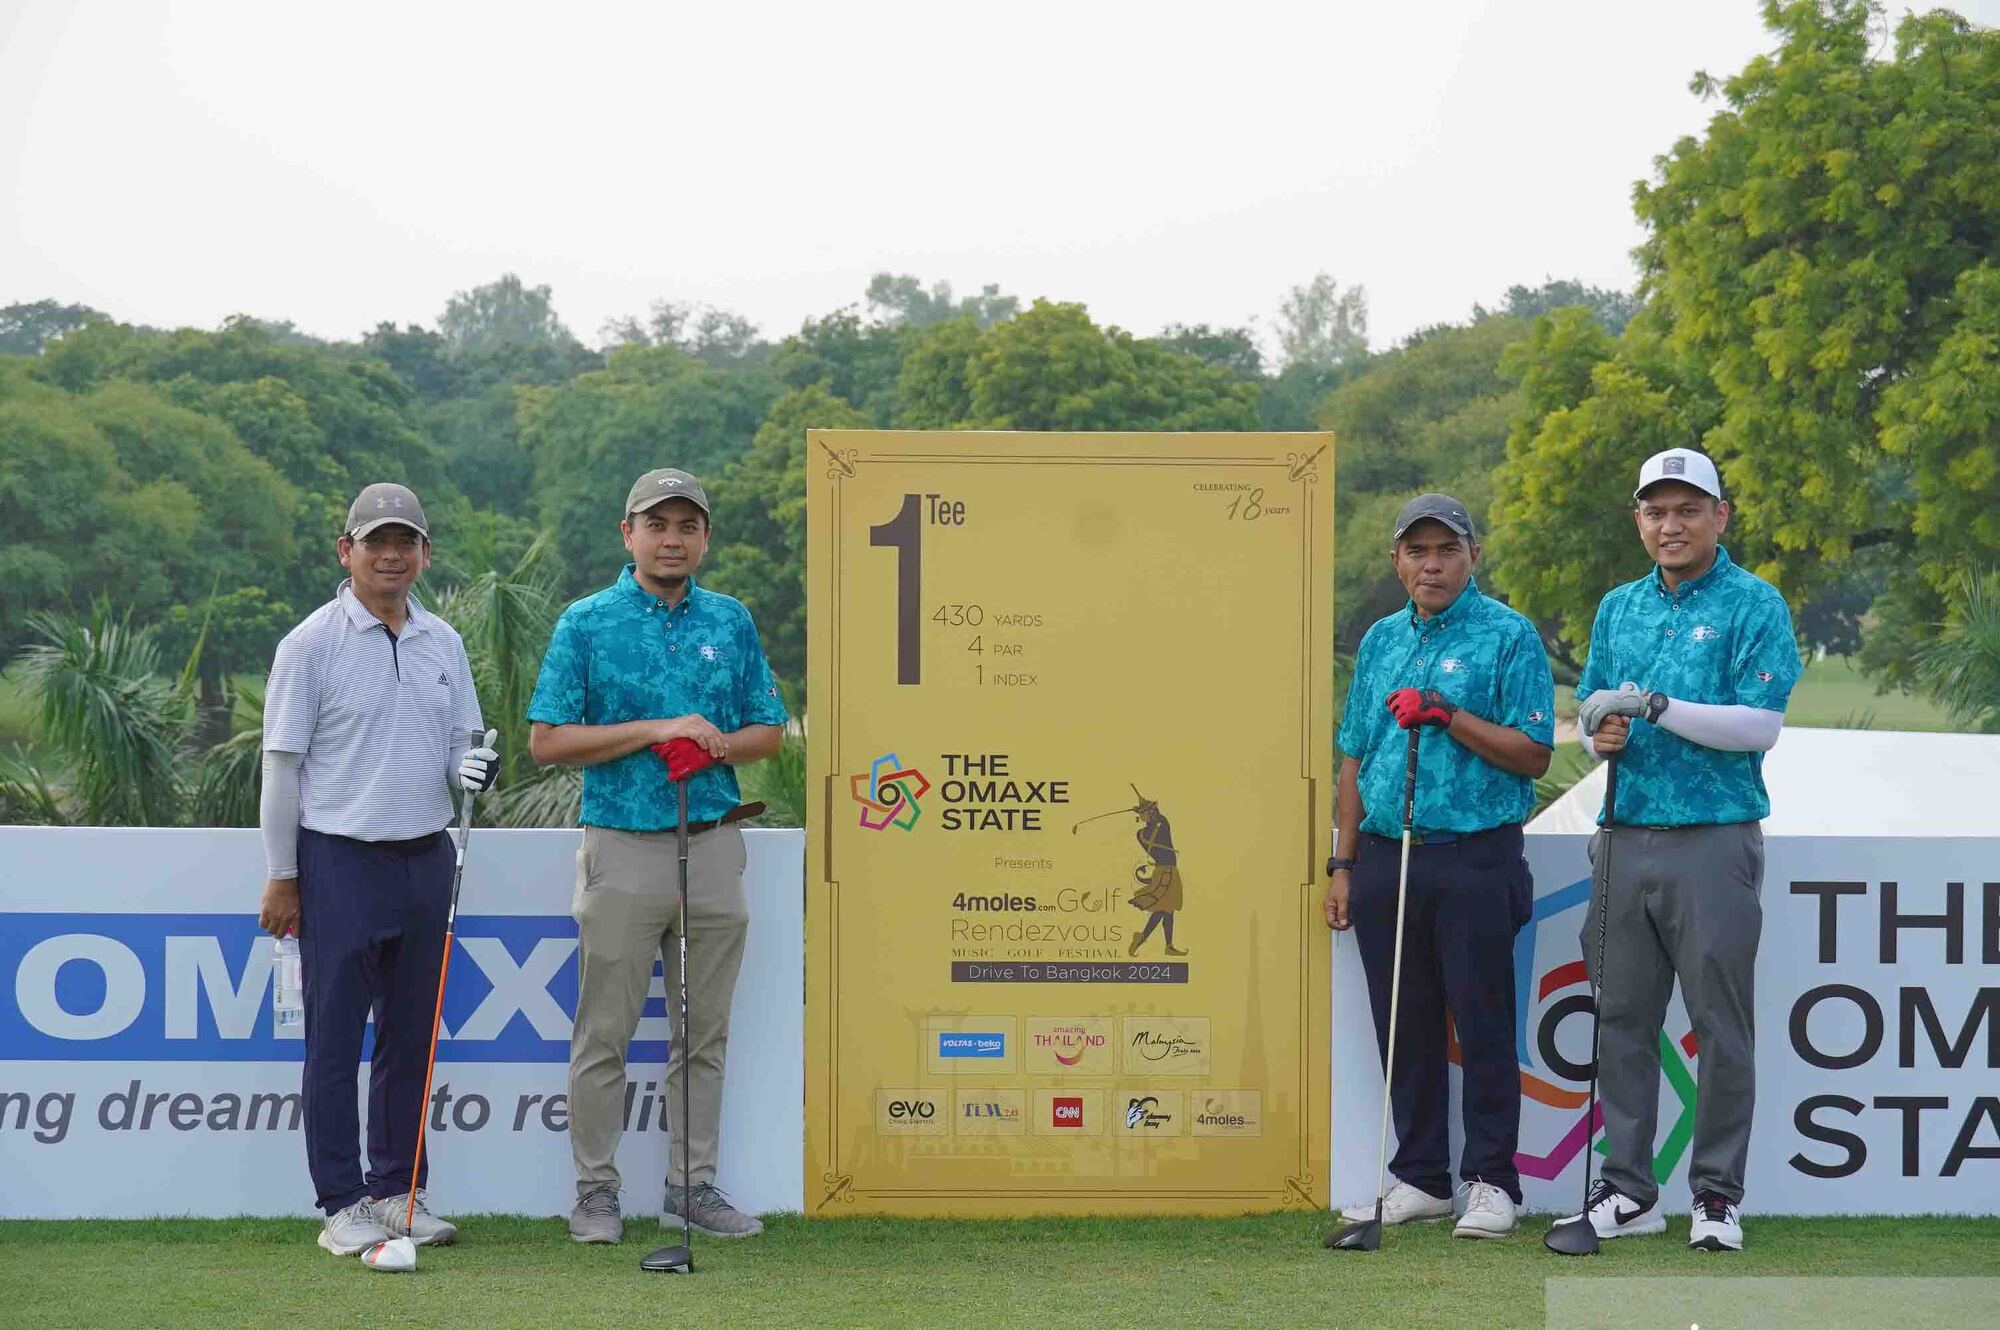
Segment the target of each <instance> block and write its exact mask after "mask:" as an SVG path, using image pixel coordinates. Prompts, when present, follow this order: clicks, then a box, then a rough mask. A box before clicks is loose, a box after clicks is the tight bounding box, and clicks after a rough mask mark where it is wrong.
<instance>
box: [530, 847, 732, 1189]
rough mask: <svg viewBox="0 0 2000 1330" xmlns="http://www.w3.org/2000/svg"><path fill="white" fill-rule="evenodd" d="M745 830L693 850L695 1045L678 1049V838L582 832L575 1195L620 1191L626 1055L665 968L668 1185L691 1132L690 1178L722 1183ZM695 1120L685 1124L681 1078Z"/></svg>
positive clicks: (574, 1058) (572, 1125) (572, 1130)
mask: <svg viewBox="0 0 2000 1330" xmlns="http://www.w3.org/2000/svg"><path fill="white" fill-rule="evenodd" d="M743 864H744V845H743V829H742V828H741V827H737V826H727V827H717V828H715V829H714V830H712V831H703V832H698V833H697V834H696V835H695V836H694V838H693V839H692V840H691V841H690V842H689V843H688V908H687V930H688V938H687V944H688V948H687V949H688V1037H687V1041H686V1047H683V1046H682V1041H681V1038H680V1029H681V1010H680V1007H681V1004H680V969H681V960H680V940H679V939H678V938H676V937H675V936H674V929H675V928H676V927H677V926H678V925H679V922H680V862H679V857H678V853H677V851H676V849H675V845H674V833H673V832H671V831H614V830H612V829H611V828H609V827H585V828H584V829H583V844H582V845H580V846H579V847H578V848H577V852H576V895H575V898H574V900H573V901H572V911H573V913H574V914H575V915H576V932H577V942H578V958H577V994H576V1024H575V1026H574V1027H573V1028H572V1030H571V1032H570V1042H569V1148H570V1154H571V1156H572V1158H573V1159H574V1161H575V1164H576V1189H577V1194H578V1195H582V1194H583V1193H584V1192H587V1191H590V1190H591V1189H593V1188H595V1187H602V1186H612V1187H615V1186H617V1185H618V1182H619V1178H618V1167H617V1164H616V1163H615V1162H614V1160H615V1157H616V1155H617V1153H618V1141H619V1138H620V1137H621V1136H623V1135H624V1131H625V1080H626V1073H625V1052H626V1046H627V1045H628V1044H629V1043H630V1042H631V1039H632V1033H633V1031H634V1030H635V1029H637V1028H638V1024H639V1011H640V1008H641V1007H642V1006H643V1005H644V1004H645V1001H646V990H647V988H648V987H649V986H650V985H651V983H652V979H653V961H654V960H655V959H656V958H657V959H660V960H661V961H663V962H664V966H663V968H664V969H665V971H666V979H667V1018H668V1024H669V1025H670V1027H671V1029H672V1036H671V1038H670V1040H669V1045H670V1051H669V1053H668V1057H667V1075H666V1087H665V1088H666V1096H667V1129H668V1131H669V1133H670V1134H671V1136H672V1141H673V1144H672V1149H671V1150H670V1152H669V1155H668V1161H667V1174H668V1178H669V1180H670V1181H671V1182H672V1183H673V1185H675V1186H679V1185H680V1162H681V1161H680V1157H679V1156H680V1142H681V1140H682V1139H683V1137H682V1132H686V1133H687V1134H686V1137H685V1139H686V1141H687V1149H688V1178H689V1180H690V1181H691V1182H692V1183H694V1184H695V1185H697V1186H698V1185H700V1184H701V1183H704V1182H713V1181H715V1158H716V1150H717V1139H718V1135H719V1130H720V1127H721V1122H722V1064H723V1057H724V1054H725V1053H726V1052H727V1051H728V1048H729V1003H730V998H731V997H732V996H733V995H734V993H735V991H736V973H737V971H738V970H739V969H741V968H742V964H743V938H744V934H745V933H747V932H748V931H749V927H750V910H749V905H748V903H747V901H746V900H745V897H744V894H743ZM690 1067H692V1069H693V1079H692V1080H691V1081H690V1082H689V1083H688V1098H689V1100H690V1101H691V1102H690V1105H689V1107H690V1111H691V1113H692V1116H693V1118H694V1120H693V1121H692V1122H683V1121H682V1120H681V1077H683V1076H684V1075H687V1074H688V1070H689V1068H690Z"/></svg>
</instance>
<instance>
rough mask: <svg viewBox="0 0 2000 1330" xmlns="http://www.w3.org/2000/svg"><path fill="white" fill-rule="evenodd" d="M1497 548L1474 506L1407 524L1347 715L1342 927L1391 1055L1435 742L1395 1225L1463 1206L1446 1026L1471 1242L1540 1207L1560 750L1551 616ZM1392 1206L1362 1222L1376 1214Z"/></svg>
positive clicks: (1396, 1086) (1408, 518) (1399, 1072)
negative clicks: (1533, 1055) (1527, 831)
mask: <svg viewBox="0 0 2000 1330" xmlns="http://www.w3.org/2000/svg"><path fill="white" fill-rule="evenodd" d="M1478 562H1479V544H1478V542H1477V540H1476V538H1475V537H1474V535H1473V526H1472V517H1471V515H1470V514H1469V513H1468V512H1467V511H1466V508H1465V505H1464V504H1462V503H1460V502H1459V501H1458V500H1457V499H1454V498H1452V497H1451V496H1449V495H1445V494H1421V495H1418V496H1417V497H1416V498H1414V499H1412V500H1411V501H1410V502H1409V503H1408V504H1407V505H1405V506H1404V508H1403V511H1402V513H1401V514H1400V515H1399V516H1398V517H1397V518H1396V525H1395V531H1394V537H1393V541H1392V543H1391V545H1390V548H1389V566H1390V567H1391V568H1393V569H1394V570H1395V572H1396V576H1397V578H1398V579H1400V580H1401V582H1402V583H1403V586H1404V589H1405V590H1407V591H1408V592H1409V594H1410V601H1409V604H1408V605H1407V606H1405V607H1404V608H1403V609H1401V610H1399V611H1397V612H1396V613H1394V614H1391V615H1389V616H1388V617H1387V618H1385V619H1382V620H1380V621H1378V622H1377V623H1376V624H1374V625H1373V626H1372V627H1370V628H1369V630H1368V633H1367V635H1366V636H1365V637H1363V638H1362V639H1361V649H1360V650H1359V651H1358V652H1357V653H1356V655H1355V660H1354V679H1353V682H1352V683H1351V684H1349V686H1348V690H1347V705H1346V711H1345V713H1344V714H1343V716H1342V718H1341V722H1340V735H1339V741H1338V743H1339V748H1340V752H1341V762H1340V780H1339V787H1338V794H1337V796H1336V803H1335V811H1336V816H1337V818H1338V822H1339V825H1338V826H1337V827H1336V828H1335V848H1334V857H1333V858H1332V859H1330V860H1329V861H1328V863H1327V873H1328V878H1329V880H1328V883H1327V889H1326V899H1325V902H1324V909H1325V914H1326V923H1327V927H1329V928H1332V929H1335V930H1338V931H1345V930H1347V929H1349V928H1352V929H1353V930H1354V935H1355V940H1356V942H1357V944H1358V946H1359V948H1360V951H1361V963H1362V968H1363V970H1364V971H1365V972H1366V974H1367V978H1368V997H1369V1004H1370V1006H1371V1008H1372V1009H1373V1015H1374V1020H1375V1034H1376V1040H1377V1043H1378V1046H1380V1047H1383V1048H1386V1047H1387V1045H1388V1042H1389V1040H1388V1030H1389V1017H1390V997H1391V993H1390V990H1391V987H1392V984H1391V977H1392V970H1393V967H1394V961H1395V952H1396V947H1395V938H1396V925H1397V909H1398V905H1397V896H1398V877H1399V872H1398V869H1399V866H1400V859H1401V854H1400V848H1401V847H1400V841H1401V838H1402V831H1403V816H1402V808H1403V797H1402V796H1403V782H1404V772H1405V769H1406V766H1407V760H1408V757H1407V755H1408V751H1409V737H1410V733H1411V732H1412V731H1419V730H1422V729H1425V728H1428V729H1430V730H1431V731H1432V732H1431V733H1430V734H1429V735H1426V736H1424V737H1423V738H1422V739H1421V740H1420V741H1419V744H1418V749H1417V786H1416V811H1415V821H1414V826H1413V829H1412V832H1411V840H1410V843H1411V846H1412V849H1411V851H1410V863H1409V881H1408V887H1407V892H1406V895H1407V901H1406V904H1405V905H1404V909H1405V912H1406V913H1405V918H1404V922H1403V969H1402V986H1401V993H1400V1000H1399V1003H1398V1010H1397V1012H1396V1022H1397V1025H1396V1065H1395V1066H1393V1067H1389V1068H1386V1071H1385V1074H1386V1075H1387V1077H1388V1082H1389V1097H1390V1103H1391V1108H1392V1109H1393V1112H1394V1117H1395V1123H1396V1142H1397V1146H1396V1154H1395V1157H1394V1158H1393V1159H1392V1160H1391V1161H1390V1164H1389V1168H1390V1171H1391V1172H1392V1173H1394V1174H1395V1175H1396V1178H1397V1182H1396V1185H1395V1187H1393V1188H1392V1189H1391V1190H1390V1191H1389V1193H1388V1195H1387V1196H1386V1197H1385V1198H1384V1201H1383V1207H1382V1218H1383V1222H1384V1223H1390V1224H1402V1223H1410V1222H1414V1221H1423V1220H1433V1219H1449V1218H1451V1217H1452V1215H1453V1212H1454V1204H1453V1199H1452V1182H1451V1154H1450V1143H1449V1138H1448V1135H1447V1130H1448V1125H1449V1122H1450V1117H1451V1103H1450V1080H1449V1067H1448V1066H1447V1064H1446V1055H1445V1045H1446V1034H1445V1019H1446V1016H1447V1015H1449V1017H1450V1019H1451V1022H1452V1025H1453V1026H1454V1027H1455V1028H1456V1030H1457V1033H1458V1042H1459V1047H1460V1051H1461V1064H1462V1066H1463V1069H1464V1072H1465V1080H1464V1085H1463V1088H1462V1091H1461V1094H1462V1101H1463V1109H1464V1114H1463V1116H1464V1120H1465V1141H1464V1145H1463V1148H1462V1149H1461V1151H1460V1154H1459V1179H1460V1185H1459V1188H1458V1191H1459V1194H1460V1196H1461V1197H1462V1198H1463V1205H1462V1207H1459V1210H1460V1213H1459V1218H1458V1222H1457V1224H1456V1226H1455V1227H1454V1229H1453V1232H1454V1233H1455V1234H1456V1235H1457V1236H1459V1237H1464V1238H1497V1237H1504V1236H1506V1235H1507V1234H1508V1233H1511V1232H1513V1230H1514V1225H1515V1208H1516V1207H1517V1206H1518V1205H1519V1204H1520V1202H1521V1178H1520V1173H1519V1172H1518V1170H1517V1169H1516V1167H1515V1164H1514V1152H1515V1147H1516V1144H1517V1142H1518V1139H1519V1136H1520V1124H1521V1099H1520V1071H1519V1064H1518V1063H1517V1062H1516V1061H1515V1057H1514V934H1515V932H1516V931H1517V930H1518V929H1519V928H1520V927H1521V925H1522V924H1524V923H1526V922H1527V919H1528V916H1529V913H1530V911H1531V909H1532V907H1533V894H1534V889H1533V884H1532V883H1531V882H1530V880H1529V877H1528V864H1527V860H1526V859H1524V858H1523V857H1522V854H1521V823H1522V822H1523V821H1524V820H1525V819H1526V818H1527V816H1528V814H1529V812H1530V811H1532V810H1533V808H1534V803H1535V778H1536V777H1537V776H1540V775H1541V774H1542V773H1543V772H1545V771H1547V770H1548V766H1549V754H1550V752H1551V749H1552V747H1553V744H1554V742H1555V681H1554V679H1553V678H1552V677H1551V675H1550V674H1549V661H1548V655H1547V653H1546V652H1545V651H1544V650H1543V648H1542V640H1541V637H1540V635H1539V634H1538V633H1537V632H1536V631H1535V626H1534V624H1532V623H1530V622H1529V621H1528V620H1527V619H1526V618H1525V617H1523V616H1522V615H1520V614H1518V613H1516V612H1515V611H1514V610H1511V609H1509V608H1508V607H1507V606H1505V605H1502V604H1501V603H1500V602H1499V601H1497V600H1492V599H1490V598H1488V597H1487V596H1485V595H1482V594H1481V593H1480V590H1479V584H1478V583H1477V582H1476V581H1474V580H1473V576H1472V571H1473V568H1474V566H1475V565H1477V564H1478ZM1373 1215H1374V1207H1373V1206H1372V1205H1370V1206H1368V1207H1367V1208H1366V1209H1365V1210H1354V1211H1349V1212H1348V1214H1347V1218H1349V1219H1353V1220H1361V1219H1368V1218H1371V1217H1373Z"/></svg>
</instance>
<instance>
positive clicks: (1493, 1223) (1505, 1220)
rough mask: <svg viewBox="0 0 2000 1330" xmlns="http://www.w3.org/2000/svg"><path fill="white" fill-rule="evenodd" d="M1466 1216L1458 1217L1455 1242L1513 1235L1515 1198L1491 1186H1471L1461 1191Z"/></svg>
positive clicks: (1474, 1184) (1478, 1183)
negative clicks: (1463, 1197)
mask: <svg viewBox="0 0 2000 1330" xmlns="http://www.w3.org/2000/svg"><path fill="white" fill-rule="evenodd" d="M1459 1191H1460V1192H1461V1193H1462V1194H1463V1195H1464V1196H1465V1213H1464V1214H1462V1215H1460V1216H1459V1217H1458V1223H1457V1224H1456V1225H1454V1226H1453V1228H1452V1230H1451V1235H1452V1236H1453V1237H1454V1238H1504V1237H1506V1236H1507V1235H1508V1234H1509V1233H1512V1232H1513V1231H1514V1225H1515V1223H1516V1222H1517V1220H1516V1219H1515V1215H1514V1198H1513V1197H1511V1196H1509V1195H1508V1194H1507V1193H1506V1192H1504V1191H1502V1190H1501V1189H1500V1188H1498V1187H1496V1186H1494V1185H1493V1184H1492V1183H1490V1182H1468V1183H1465V1184H1464V1185H1463V1186H1461V1187H1460V1188H1459Z"/></svg>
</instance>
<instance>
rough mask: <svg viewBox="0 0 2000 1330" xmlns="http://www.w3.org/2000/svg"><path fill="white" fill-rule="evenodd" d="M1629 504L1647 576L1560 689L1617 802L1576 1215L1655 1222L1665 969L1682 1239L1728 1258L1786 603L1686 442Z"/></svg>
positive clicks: (1609, 614) (1708, 466)
mask: <svg viewBox="0 0 2000 1330" xmlns="http://www.w3.org/2000/svg"><path fill="white" fill-rule="evenodd" d="M1632 499H1633V503H1634V505H1635V508H1636V511H1635V512H1634V514H1633V516H1634V519H1635V520H1636V521H1637V523H1638V527H1639V540H1640V543H1641V544H1643V545H1644V546H1645V547H1646V553H1647V554H1648V555H1650V556H1651V557H1652V559H1653V563H1654V565H1655V566H1654V568H1653V571H1652V572H1650V573H1647V574H1646V575H1645V576H1644V577H1642V578H1640V579H1639V580H1638V581H1636V582H1627V583H1626V584H1625V585H1623V586H1619V587H1613V588H1612V589H1611V591H1610V592H1608V593H1607V594H1606V595H1605V597H1604V599H1603V601H1601V602H1600V603H1599V604H1598V607H1597V619H1596V621H1595V622H1594V623H1593V624H1592V625H1591V629H1590V655H1589V657H1588V658H1587V659H1586V660H1585V661H1584V666H1583V677H1582V678H1581V679H1580V680H1579V681H1578V683H1577V689H1576V691H1577V696H1578V697H1579V698H1580V699H1581V700H1582V705H1581V706H1580V707H1579V708H1578V712H1577V722H1578V724H1579V725H1580V726H1581V727H1582V729H1583V732H1584V733H1585V734H1586V735H1588V736H1590V748H1591V751H1592V752H1594V753H1595V754H1597V755H1598V756H1599V757H1605V758H1608V757H1610V756H1611V755H1612V754H1614V753H1616V754H1620V755H1621V756H1620V757H1619V763H1620V766H1619V772H1618V806H1617V807H1616V808H1615V809H1607V810H1605V815H1604V816H1602V817H1600V819H1599V820H1600V822H1602V823H1604V824H1605V826H1607V827H1608V826H1610V825H1612V824H1614V823H1615V824H1616V826H1617V827H1618V831H1617V836H1618V846H1617V853H1616V855H1615V856H1614V857H1613V859H1612V867H1611V868H1610V869H1609V870H1604V869H1602V868H1601V867H1600V870H1599V874H1598V880H1597V883H1596V887H1595V890H1594V891H1593V892H1592V894H1591V907H1590V911H1589V917H1588V918H1586V919H1585V920H1584V925H1583V954H1584V960H1585V963H1586V964H1587V965H1589V966H1590V967H1591V969H1592V971H1593V973H1592V975H1591V978H1592V981H1593V982H1594V983H1595V984H1596V985H1597V991H1598V997H1597V1002H1598V1021H1599V1023H1600V1025H1599V1031H1598V1089H1599V1094H1600V1102H1601V1103H1602V1105H1603V1111H1604V1142H1605V1146H1606V1154H1605V1158H1604V1175H1603V1177H1602V1178H1601V1179H1600V1180H1599V1181H1598V1183H1597V1184H1596V1187H1595V1189H1594V1190H1593V1191H1592V1193H1591V1195H1590V1201H1589V1205H1588V1207H1587V1211H1586V1213H1587V1214H1588V1215H1589V1217H1590V1221H1591V1225H1592V1227H1594V1228H1595V1229H1596V1231H1597V1235H1598V1236H1599V1237H1600V1238H1622V1237H1636V1236H1639V1235H1642V1234H1648V1233H1660V1232H1663V1231H1664V1230H1665V1229H1666V1226H1667V1223H1666V1219H1665V1217H1664V1216H1663V1215H1662V1214H1661V1213H1660V1211H1659V1207H1658V1201H1659V1192H1660V1189H1659V1184H1658V1182H1657V1181H1656V1180H1655V1179H1654V1176H1653V1131H1654V1128H1655V1126H1656V1125H1657V1123H1656V1118H1657V1114H1658V1111H1659V1102H1660V1026H1661V1024H1662V1022H1664V1021H1665V1019H1666V1015H1667V1000H1668V999H1669V998H1670V997H1671V996H1672V995H1673V989H1674V979H1675V977H1676V976H1678V977H1679V979H1680V984H1681V998H1682V1000H1683V1002H1684V1003H1685V1004H1686V1006H1687V1012H1688V1019H1689V1020H1690V1021H1691V1022H1692V1023H1693V1025H1694V1031H1695V1035H1696V1037H1697V1038H1698V1039H1699V1041H1700V1047H1701V1081H1700V1085H1699V1087H1698V1089H1697V1091H1696V1098H1695V1109H1694V1146H1693V1149H1692V1150H1691V1151H1690V1153H1689V1155H1688V1187H1689V1189H1690V1190H1691V1191H1693V1193H1694V1205H1693V1209H1692V1215H1691V1219H1690V1224H1689V1231H1688V1243H1689V1245H1690V1246H1692V1247H1696V1248H1699V1249H1703V1250H1707V1251H1740V1250H1741V1249H1742V1247H1743V1227H1742V1219H1741V1214H1740V1209H1741V1206H1742V1203H1743V1174H1744V1168H1745V1165H1746V1163H1747V1161H1748V1158H1749V1153H1750V1118H1751V1111H1752V1109H1753V1108H1754V1106H1755V1104H1756V1098H1757V1078H1756V1054H1755V1043H1756V1039H1755V1030H1754V1027H1753V1024H1752V1019H1751V1018H1752V1004H1753V984H1752V979H1753V977H1754V973H1755V970H1756V965H1757V941H1758V936H1759V934H1760V933H1761V932H1762V929H1763V909H1762V907H1761V906H1760V905H1759V903H1758V892H1759V890H1760V889H1761V887H1762V885H1763V879H1764V834H1763V829H1762V827H1761V825H1760V823H1761V822H1762V819H1763V818H1764V816H1765V814H1767V813H1769V812H1770V811H1771V800H1770V797H1769V796H1768V795H1767V794H1766V793H1765V790H1764V776H1763V764H1764V754H1765V753H1766V752H1768V751H1769V750H1770V749H1771V748H1773V747H1774V746H1776V744H1777V742H1778V732H1779V730H1780V729H1781V728H1782V727H1783V725H1784V720H1785V704H1786V702H1787V701H1789V700H1790V698H1791V693H1792V685H1793V684H1795V683H1797V682H1798V678H1799V670H1800V667H1799V651H1798V644H1797V641H1796V639H1795V638H1794V637H1793V634H1792V616H1791V611H1790V610H1789V609H1787V608H1786V605H1785V598H1784V597H1783V596H1782V595H1780V594H1779V593H1778V590H1777V588H1775V587H1773V586H1772V585H1771V584H1770V583H1768V582H1766V581H1764V580H1763V579H1762V578H1759V577H1757V576H1756V575H1755V574H1753V573H1752V572H1750V571H1749V570H1748V569H1747V568H1743V567H1741V566H1739V565H1738V564H1736V563H1735V562H1733V561H1732V560H1731V559H1730V557H1729V551H1728V550H1726V549H1724V548H1723V547H1722V543H1721V542H1722V535H1723V532H1724V531H1726V530H1727V529H1728V527H1729V504H1728V503H1727V502H1726V501H1725V500H1724V499H1723V495H1722V477H1721V476H1720V475H1718V474H1717V473H1716V469H1715V463H1714V462H1712V461H1710V460H1709V459H1708V458H1707V457H1705V456H1703V455H1702V454H1701V453H1698V452H1695V451H1694V450H1693V449H1691V448H1669V449H1667V450H1666V451H1665V452H1660V453H1655V454H1654V455H1653V456H1651V457H1649V458H1647V459H1646V462H1645V465H1644V466H1642V467H1641V468H1640V471H1639V485H1638V488H1637V489H1635V490H1634V491H1633V492H1632ZM1610 834H1611V833H1610V832H1609V831H1607V830H1604V829H1600V830H1599V831H1598V833H1597V834H1596V835H1595V836H1594V837H1592V838H1591V842H1590V858H1591V862H1592V863H1593V864H1598V865H1602V863H1603V856H1604V853H1605V850H1604V847H1605V844H1606V838H1607V836H1609V835H1610ZM1605 871H1609V872H1612V873H1615V874H1616V876H1615V878H1612V879H1610V880H1606V879H1605V877H1604V876H1603V873H1604V872H1605ZM1600 902H1603V903H1604V906H1605V916H1604V920H1603V926H1602V928H1603V931H1602V932H1600V931H1599V927H1600V925H1599V921H1598V908H1599V903H1600ZM1600 939H1601V944H1602V947H1603V958H1604V964H1603V973H1602V974H1598V973H1595V970H1596V967H1597V953H1598V946H1599V944H1600Z"/></svg>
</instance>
